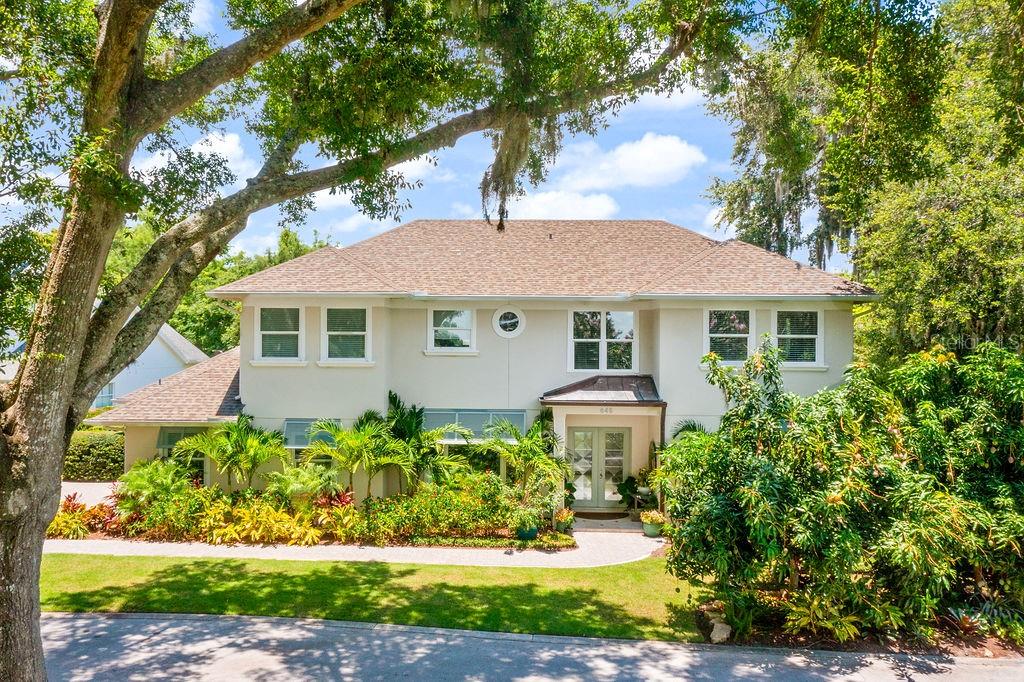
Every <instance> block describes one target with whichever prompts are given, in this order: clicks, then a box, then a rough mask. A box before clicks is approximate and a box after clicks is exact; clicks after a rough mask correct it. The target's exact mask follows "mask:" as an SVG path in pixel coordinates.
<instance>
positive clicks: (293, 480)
mask: <svg viewBox="0 0 1024 682" xmlns="http://www.w3.org/2000/svg"><path fill="white" fill-rule="evenodd" d="M340 474H341V469H340V468H338V467H330V468H328V467H325V466H322V465H320V464H314V463H311V462H307V463H304V464H299V465H294V464H289V463H288V462H285V463H284V468H283V469H282V470H281V471H272V472H270V473H268V474H267V476H266V478H267V487H266V489H265V492H266V493H267V494H268V495H275V496H277V497H278V498H279V499H280V500H281V502H282V503H284V504H287V505H288V506H290V507H291V508H293V509H299V508H304V507H309V506H310V505H311V504H313V503H314V502H315V501H317V500H318V499H320V498H326V499H330V498H334V496H335V495H337V494H338V493H339V492H341V488H342V485H341V483H340V481H339V480H338V477H339V476H340ZM349 498H350V499H351V495H350V496H349Z"/></svg>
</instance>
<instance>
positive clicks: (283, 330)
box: [257, 308, 302, 360]
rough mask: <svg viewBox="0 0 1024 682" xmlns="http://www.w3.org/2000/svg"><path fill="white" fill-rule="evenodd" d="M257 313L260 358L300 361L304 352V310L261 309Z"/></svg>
mask: <svg viewBox="0 0 1024 682" xmlns="http://www.w3.org/2000/svg"><path fill="white" fill-rule="evenodd" d="M257 313H258V320H259V328H258V330H259V331H258V334H257V337H258V338H257V341H258V343H259V354H260V358H262V359H265V360H298V359H299V358H300V357H301V351H302V339H301V334H300V332H301V327H302V309H301V308H260V309H259V310H258V311H257Z"/></svg>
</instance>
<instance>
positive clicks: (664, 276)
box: [633, 223, 725, 295]
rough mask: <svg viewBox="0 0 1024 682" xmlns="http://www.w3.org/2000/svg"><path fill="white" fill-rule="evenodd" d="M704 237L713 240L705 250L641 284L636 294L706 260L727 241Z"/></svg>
mask: <svg viewBox="0 0 1024 682" xmlns="http://www.w3.org/2000/svg"><path fill="white" fill-rule="evenodd" d="M670 224H671V223H670ZM691 232H692V230H691ZM694 234H697V235H700V236H701V237H704V235H701V234H700V233H699V232H694ZM704 239H705V240H707V241H710V242H712V243H711V244H710V245H709V246H708V247H707V248H705V249H704V250H703V251H701V252H699V253H697V254H695V255H694V256H693V258H690V259H689V260H685V261H683V262H682V263H680V264H679V266H678V267H675V268H672V269H671V270H669V271H668V272H665V273H662V275H661V276H660V277H657V278H653V279H651V280H650V281H648V282H645V283H644V284H643V286H641V287H640V288H638V289H637V290H636V291H634V292H633V294H634V295H636V294H641V293H643V292H644V291H649V290H650V288H651V287H653V286H654V285H655V284H657V283H658V282H663V281H665V280H666V279H668V278H669V277H671V276H672V275H676V274H678V273H680V272H682V271H684V270H685V269H686V268H688V267H691V266H693V265H696V264H697V263H699V262H701V261H702V260H704V258H706V257H707V255H708V254H709V253H711V252H712V251H714V250H715V248H717V247H719V246H722V245H723V244H724V243H725V242H720V241H715V240H713V239H708V238H707V237H704Z"/></svg>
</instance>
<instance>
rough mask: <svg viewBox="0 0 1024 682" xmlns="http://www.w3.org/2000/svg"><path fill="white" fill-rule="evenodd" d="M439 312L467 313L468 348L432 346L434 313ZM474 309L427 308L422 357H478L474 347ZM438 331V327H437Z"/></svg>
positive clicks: (452, 307) (453, 307)
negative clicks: (425, 343) (457, 311)
mask: <svg viewBox="0 0 1024 682" xmlns="http://www.w3.org/2000/svg"><path fill="white" fill-rule="evenodd" d="M439 310H464V311H466V312H468V313H469V348H455V347H451V346H435V345H434V330H435V327H434V312H435V311H439ZM476 317H477V316H476V308H467V307H455V306H451V307H446V308H427V345H426V348H425V349H424V350H423V354H424V355H479V354H480V353H479V351H477V347H476V327H477V324H476V322H477V320H476ZM438 329H439V327H438Z"/></svg>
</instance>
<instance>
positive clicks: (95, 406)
mask: <svg viewBox="0 0 1024 682" xmlns="http://www.w3.org/2000/svg"><path fill="white" fill-rule="evenodd" d="M108 388H109V389H110V396H109V397H110V400H109V401H104V403H103V404H102V405H100V404H99V400H100V398H102V397H104V392H105V391H106V390H107V389H108ZM115 390H116V387H115V386H114V382H113V381H111V382H110V383H108V384H105V385H104V386H103V388H101V389H100V392H99V393H97V394H96V397H95V398H93V399H92V407H93V409H99V408H101V407H113V406H114V391H115Z"/></svg>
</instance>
